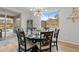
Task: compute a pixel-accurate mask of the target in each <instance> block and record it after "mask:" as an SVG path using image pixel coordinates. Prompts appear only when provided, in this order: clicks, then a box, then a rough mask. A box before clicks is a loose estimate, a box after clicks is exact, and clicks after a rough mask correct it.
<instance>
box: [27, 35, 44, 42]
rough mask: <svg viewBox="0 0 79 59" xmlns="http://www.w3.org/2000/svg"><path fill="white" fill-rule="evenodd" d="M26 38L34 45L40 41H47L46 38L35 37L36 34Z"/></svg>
mask: <svg viewBox="0 0 79 59" xmlns="http://www.w3.org/2000/svg"><path fill="white" fill-rule="evenodd" d="M26 38H27V39H28V40H31V41H32V42H33V43H36V42H40V41H43V40H45V38H44V37H40V35H34V34H32V35H28V36H26Z"/></svg>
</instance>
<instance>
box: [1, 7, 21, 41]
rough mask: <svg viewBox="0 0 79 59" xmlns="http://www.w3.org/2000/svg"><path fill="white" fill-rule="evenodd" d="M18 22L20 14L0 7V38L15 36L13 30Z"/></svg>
mask: <svg viewBox="0 0 79 59" xmlns="http://www.w3.org/2000/svg"><path fill="white" fill-rule="evenodd" d="M20 24H21V23H20V14H17V13H15V12H13V11H10V10H7V9H4V8H0V30H1V31H0V40H6V39H10V38H13V37H15V34H16V33H15V30H16V28H17V27H18V26H19V27H20Z"/></svg>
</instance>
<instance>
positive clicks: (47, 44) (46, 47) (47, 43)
mask: <svg viewBox="0 0 79 59" xmlns="http://www.w3.org/2000/svg"><path fill="white" fill-rule="evenodd" d="M52 35H53V32H52V31H51V32H41V33H40V38H44V40H42V41H40V44H37V46H38V48H39V51H40V52H43V51H49V52H51V43H52Z"/></svg>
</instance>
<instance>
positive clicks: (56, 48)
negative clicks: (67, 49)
mask: <svg viewBox="0 0 79 59" xmlns="http://www.w3.org/2000/svg"><path fill="white" fill-rule="evenodd" d="M56 49H57V51H58V44H57V43H56Z"/></svg>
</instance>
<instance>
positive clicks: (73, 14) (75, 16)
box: [68, 8, 79, 22]
mask: <svg viewBox="0 0 79 59" xmlns="http://www.w3.org/2000/svg"><path fill="white" fill-rule="evenodd" d="M68 19H71V20H72V21H73V22H75V20H76V19H79V14H78V10H77V9H76V8H72V11H71V14H70V15H69V17H68Z"/></svg>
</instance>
